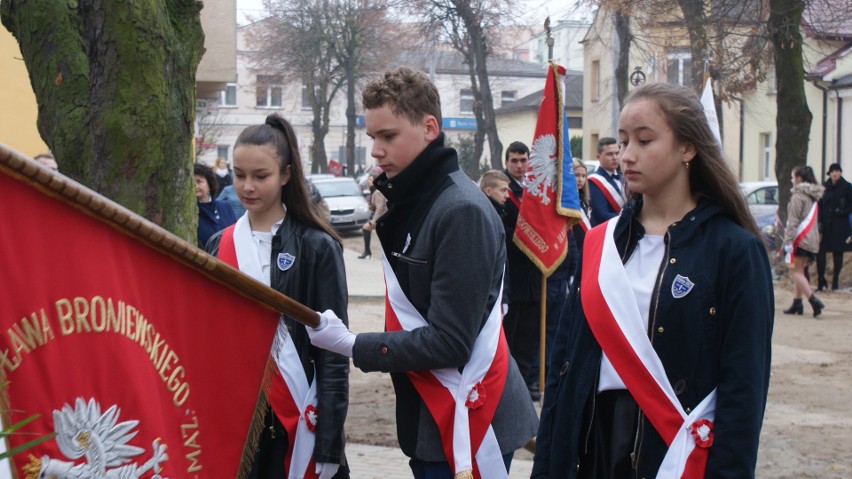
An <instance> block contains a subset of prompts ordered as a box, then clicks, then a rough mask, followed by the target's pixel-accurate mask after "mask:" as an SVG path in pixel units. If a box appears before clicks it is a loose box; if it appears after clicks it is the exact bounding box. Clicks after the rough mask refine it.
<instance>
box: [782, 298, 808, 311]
mask: <svg viewBox="0 0 852 479" xmlns="http://www.w3.org/2000/svg"><path fill="white" fill-rule="evenodd" d="M811 297H812V298H813V296H811ZM804 313H805V306H804V305H803V304H802V298H798V299H794V300H793V305H792V306H790V307H789V308H787V309H785V310H784V314H798V315H799V316H801V315H802V314H804Z"/></svg>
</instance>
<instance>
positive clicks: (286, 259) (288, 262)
mask: <svg viewBox="0 0 852 479" xmlns="http://www.w3.org/2000/svg"><path fill="white" fill-rule="evenodd" d="M295 262H296V257H295V256H293V255H292V254H290V253H278V260H277V261H276V263H277V264H278V269H280V270H281V271H287V270H288V269H290V266H293V263H295Z"/></svg>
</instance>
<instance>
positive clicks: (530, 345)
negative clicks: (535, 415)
mask: <svg viewBox="0 0 852 479" xmlns="http://www.w3.org/2000/svg"><path fill="white" fill-rule="evenodd" d="M540 312H541V306H540V305H539V302H538V301H515V302H510V303H509V312H508V313H507V314H506V316H505V317H504V318H503V332H504V334H505V335H506V343H507V344H508V346H509V352H510V353H512V357H513V358H515V362H516V363H518V370H519V371H520V372H521V376H522V377H523V378H524V381H526V383H527V386H529V385H530V384H532V380H533V378H532V377H531V372H532V365H533V358H534V357H535V355H536V352H537V351H538V341H539V333H538V328H539V321H540V319H539V314H540Z"/></svg>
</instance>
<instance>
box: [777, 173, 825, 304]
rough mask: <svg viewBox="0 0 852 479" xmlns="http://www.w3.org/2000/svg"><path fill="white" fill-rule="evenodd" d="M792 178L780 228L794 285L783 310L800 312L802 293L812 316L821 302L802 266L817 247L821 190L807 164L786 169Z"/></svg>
mask: <svg viewBox="0 0 852 479" xmlns="http://www.w3.org/2000/svg"><path fill="white" fill-rule="evenodd" d="M790 179H791V181H792V182H793V189H792V190H790V192H791V193H792V196H791V197H790V202H789V203H787V227H786V228H785V229H784V244H783V253H782V254H784V253H786V255H787V256H789V258H787V259H788V263H789V264H790V276H791V277H792V278H793V283H794V284H795V287H796V295H795V296H794V299H793V304H792V305H791V306H790V307H789V308H787V309H785V310H784V314H802V313H804V310H805V308H804V305H803V304H802V296H803V295H804V297H805V298H808V302H809V303H811V307H812V308H813V310H814V317H815V318H816V317H818V316H819V315H820V313H822V310H823V308H825V305H824V304H823V303H822V301H820V299H819V298H817V297H816V295H815V294H814V292H813V289H811V285H810V282H809V281H808V278H807V277H806V276H805V267H806V266H807V265H808V264H810V263H812V262H813V261H814V260H815V259H816V254H817V251H819V228H818V227H817V221H818V220H817V218H818V214H819V213H818V211H817V210H818V206H817V204H818V202H819V199H820V198H822V194H823V192H824V191H825V188H823V186H822V185H820V184H819V183H817V180H816V177H815V176H814V170H813V169H812V168H811V167H810V166H799V167H796V168H793V172H792V173H790Z"/></svg>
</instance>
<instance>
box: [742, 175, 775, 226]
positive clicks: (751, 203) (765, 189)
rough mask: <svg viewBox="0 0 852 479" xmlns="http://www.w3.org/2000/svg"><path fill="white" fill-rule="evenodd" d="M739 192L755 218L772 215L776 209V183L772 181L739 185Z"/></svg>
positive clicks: (748, 182)
mask: <svg viewBox="0 0 852 479" xmlns="http://www.w3.org/2000/svg"><path fill="white" fill-rule="evenodd" d="M740 191H742V192H743V196H744V197H745V199H746V203H748V209H749V210H750V211H751V215H752V216H754V217H755V218H759V217H763V216H765V215H774V214H775V211H776V210H777V209H778V183H776V182H774V181H747V182H745V183H740Z"/></svg>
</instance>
